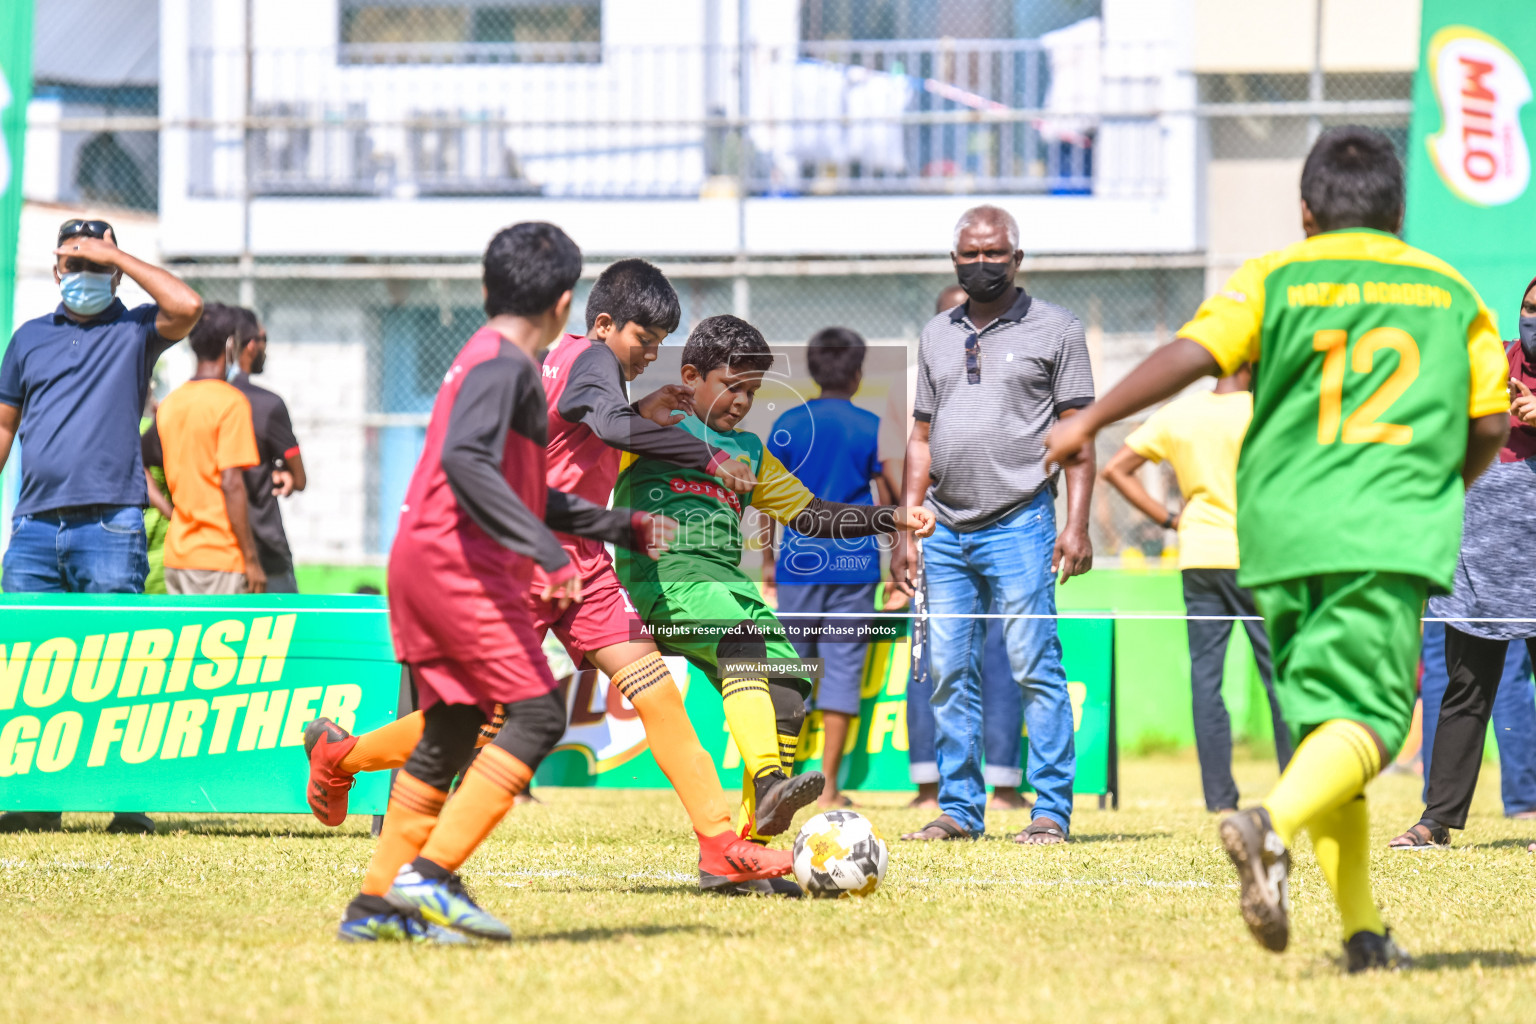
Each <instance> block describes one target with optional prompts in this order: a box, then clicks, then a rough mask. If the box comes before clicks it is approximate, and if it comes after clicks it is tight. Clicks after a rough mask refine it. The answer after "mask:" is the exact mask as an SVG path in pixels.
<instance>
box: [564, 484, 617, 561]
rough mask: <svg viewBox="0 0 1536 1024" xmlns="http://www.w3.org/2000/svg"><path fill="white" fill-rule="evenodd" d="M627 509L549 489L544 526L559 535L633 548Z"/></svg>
mask: <svg viewBox="0 0 1536 1024" xmlns="http://www.w3.org/2000/svg"><path fill="white" fill-rule="evenodd" d="M630 515H631V512H630V510H629V509H627V508H603V506H601V505H596V504H593V503H592V502H590V501H588V500H587V499H586V498H582V497H578V496H577V495H574V494H568V493H566V492H565V491H557V490H555V489H554V488H553V487H551V488H550V489H549V504H548V505H546V506H545V508H544V525H546V526H548V527H549V528H550V529H551V530H559V531H560V532H561V533H572V534H575V535H576V536H578V537H590V538H592V539H593V540H600V541H605V542H607V543H609V544H614V545H617V546H618V547H621V548H631V549H632V548H634V546H635V531H634V528H633V526H632V525H631V523H630Z"/></svg>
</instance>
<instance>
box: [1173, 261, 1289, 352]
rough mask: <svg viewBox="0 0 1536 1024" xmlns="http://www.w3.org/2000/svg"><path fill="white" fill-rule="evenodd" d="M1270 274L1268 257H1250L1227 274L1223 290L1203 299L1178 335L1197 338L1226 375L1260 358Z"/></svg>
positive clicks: (1197, 341) (1194, 340)
mask: <svg viewBox="0 0 1536 1024" xmlns="http://www.w3.org/2000/svg"><path fill="white" fill-rule="evenodd" d="M1268 276H1269V260H1268V258H1267V257H1263V256H1261V257H1259V258H1258V259H1252V260H1249V261H1248V262H1247V263H1244V264H1243V265H1242V266H1241V267H1239V268H1238V270H1237V273H1235V274H1233V275H1232V276H1231V277H1229V278H1227V283H1226V284H1225V285H1223V286H1222V289H1221V291H1219V292H1217V293H1216V294H1215V295H1212V296H1211V297H1210V298H1208V299H1206V300H1205V301H1204V302H1202V303H1200V308H1199V309H1198V310H1196V311H1195V317H1194V319H1193V320H1191V321H1190V322H1189V323H1187V324H1185V325H1184V326H1183V327H1181V328H1179V331H1178V336H1179V337H1181V338H1188V339H1189V340H1190V341H1193V342H1196V343H1197V344H1199V345H1201V346H1203V347H1204V348H1205V350H1206V351H1208V352H1209V353H1210V354H1211V355H1212V356H1214V357H1215V358H1216V361H1217V362H1218V363H1220V364H1221V372H1222V374H1223V376H1225V375H1227V374H1230V373H1233V372H1234V371H1236V370H1237V368H1238V367H1239V366H1242V365H1243V364H1244V363H1252V362H1257V361H1258V358H1259V329H1260V328H1261V327H1262V326H1263V323H1264V279H1265V278H1266V277H1268Z"/></svg>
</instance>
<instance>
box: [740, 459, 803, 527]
mask: <svg viewBox="0 0 1536 1024" xmlns="http://www.w3.org/2000/svg"><path fill="white" fill-rule="evenodd" d="M814 497H815V495H813V494H812V493H811V492H810V490H809V489H808V488H807V487H806V486H805V484H803V483H801V482H800V479H799V478H798V477H796V476H795V475H794V474H793V473H791V472H790V471H789V470H787V469H785V468H784V463H782V462H780V461H779V460H778V459H776V458H774V457H773V454H772V453H771V452H766V451H765V452H763V464H762V466H761V467H760V468H759V469H758V471H757V486H756V487H754V488H753V489H752V498H751V500H750V501H748V502H747V504H749V505H751V506H752V507H753V508H755V509H757V510H758V511H760V512H762V513H764V514H765V515H767V516H768V517H769V518H770V519H772V520H774V521H775V522H777V523H787V522H789V521H790V520H791V519H793V518H795V516H797V515H799V514H800V511H801V510H802V509H803V508H805V506H807V505H809V504H810V503H811V499H812V498H814Z"/></svg>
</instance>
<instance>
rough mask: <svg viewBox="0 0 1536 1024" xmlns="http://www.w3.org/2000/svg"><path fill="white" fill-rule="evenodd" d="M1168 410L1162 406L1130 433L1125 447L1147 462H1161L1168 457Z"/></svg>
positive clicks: (1167, 407)
mask: <svg viewBox="0 0 1536 1024" xmlns="http://www.w3.org/2000/svg"><path fill="white" fill-rule="evenodd" d="M1168 409H1169V406H1166V405H1165V406H1163V407H1162V408H1161V409H1159V410H1157V412H1155V413H1153V414H1152V415H1151V416H1150V417H1148V419H1147V422H1145V423H1143V424H1142V425H1141V426H1139V427H1137V428H1136V429H1135V430H1133V431H1131V433H1130V435H1129V436H1127V437H1126V439H1125V446H1126V447H1127V448H1129V449H1130V450H1131V451H1133V452H1135V453H1136V454H1137V455H1140V456H1141V457H1142V458H1144V459H1146V460H1147V461H1148V462H1162V461H1163V460H1164V459H1166V458H1167V457H1168Z"/></svg>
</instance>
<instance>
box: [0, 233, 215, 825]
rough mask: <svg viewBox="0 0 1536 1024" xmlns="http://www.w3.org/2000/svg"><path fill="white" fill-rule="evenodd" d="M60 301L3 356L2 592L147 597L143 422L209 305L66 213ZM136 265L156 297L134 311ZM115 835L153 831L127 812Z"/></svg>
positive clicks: (3, 820)
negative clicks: (162, 378) (6, 480)
mask: <svg viewBox="0 0 1536 1024" xmlns="http://www.w3.org/2000/svg"><path fill="white" fill-rule="evenodd" d="M54 260H55V263H54V269H53V276H54V280H55V281H57V282H58V283H59V292H60V295H61V297H62V298H63V301H62V302H61V303H60V304H59V308H58V309H56V310H54V311H53V312H52V313H49V314H48V315H46V316H40V317H38V318H37V319H35V320H29V321H27V322H26V323H24V324H22V325H21V326H20V327H19V328H17V330H16V333H15V334H14V335H13V336H12V338H11V343H10V345H9V346H7V347H6V350H5V357H4V359H3V360H0V469H3V468H4V467H5V463H6V459H7V458H8V456H9V455H10V453H11V445H12V442H13V441H14V440H16V439H19V440H20V441H21V448H22V458H21V496H20V498H19V500H18V501H17V503H16V512H15V516H16V518H15V521H14V523H13V524H12V529H11V543H10V546H9V547H8V548H7V549H6V552H5V559H4V575H3V578H0V586H3V587H4V589H5V591H6V593H9V594H17V593H81V594H139V593H143V591H144V578H145V576H147V575H148V573H149V561H148V556H147V553H146V551H147V549H146V542H145V539H144V506H146V505H148V504H149V494H148V491H147V490H146V488H145V476H144V463H143V460H142V459H141V457H140V454H139V417H140V415H141V414H142V413H143V411H144V399H145V395H146V393H147V392H148V390H149V381H150V377H151V375H152V374H153V373H154V369H155V360H157V359H159V358H160V354H161V353H162V352H164V351H165V350H166V349H168V348H170V347H171V346H172V345H174V344H175V343H176V342H178V341H180V340H181V339H182V338H185V337H186V336H187V333H188V332H189V331H191V330H192V326H193V325H194V324H196V323H197V318H198V317H199V316H201V315H202V312H203V300H202V299H201V298H199V297H198V294H197V292H195V291H193V290H192V289H191V288H190V287H188V286H187V285H186V284H185V283H184V282H182V281H181V280H179V279H178V278H176V277H175V276H174V275H172V274H170V273H168V272H167V271H164V270H162V269H160V268H159V267H154V266H150V265H149V264H148V263H145V262H144V261H143V260H139V259H135V258H134V257H132V256H130V255H128V254H127V253H126V252H123V250H121V249H119V248H118V247H117V243H116V241H115V240H114V238H113V235H112V228H111V226H110V225H108V224H107V223H106V222H105V221H100V220H79V219H73V220H67V221H65V222H64V223H63V224H62V225H61V226H60V227H59V238H58V247H57V248H56V249H54ZM124 274H127V275H128V276H129V277H130V278H132V279H133V280H134V281H135V282H137V283H138V285H139V286H140V287H141V288H143V289H144V290H145V291H146V292H148V293H149V297H150V298H151V299H153V300H154V302H153V303H150V304H148V305H143V306H139V307H137V308H135V309H128V308H127V307H125V306H124V305H123V303H122V301H121V300H119V299H118V298H117V297H116V294H115V293H116V292H117V286H118V284H119V283H120V282H121V281H122V279H123V275H124ZM58 827H59V815H58V814H32V813H28V812H13V813H10V814H6V815H4V816H3V817H0V832H6V831H15V830H17V829H18V828H58ZM110 828H111V829H112V830H113V831H153V830H154V826H153V825H152V824H151V823H150V821H149V819H148V818H146V817H145V816H144V815H142V814H135V815H124V814H119V815H118V816H117V817H116V818H114V819H113V822H112V825H111V826H110Z"/></svg>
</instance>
